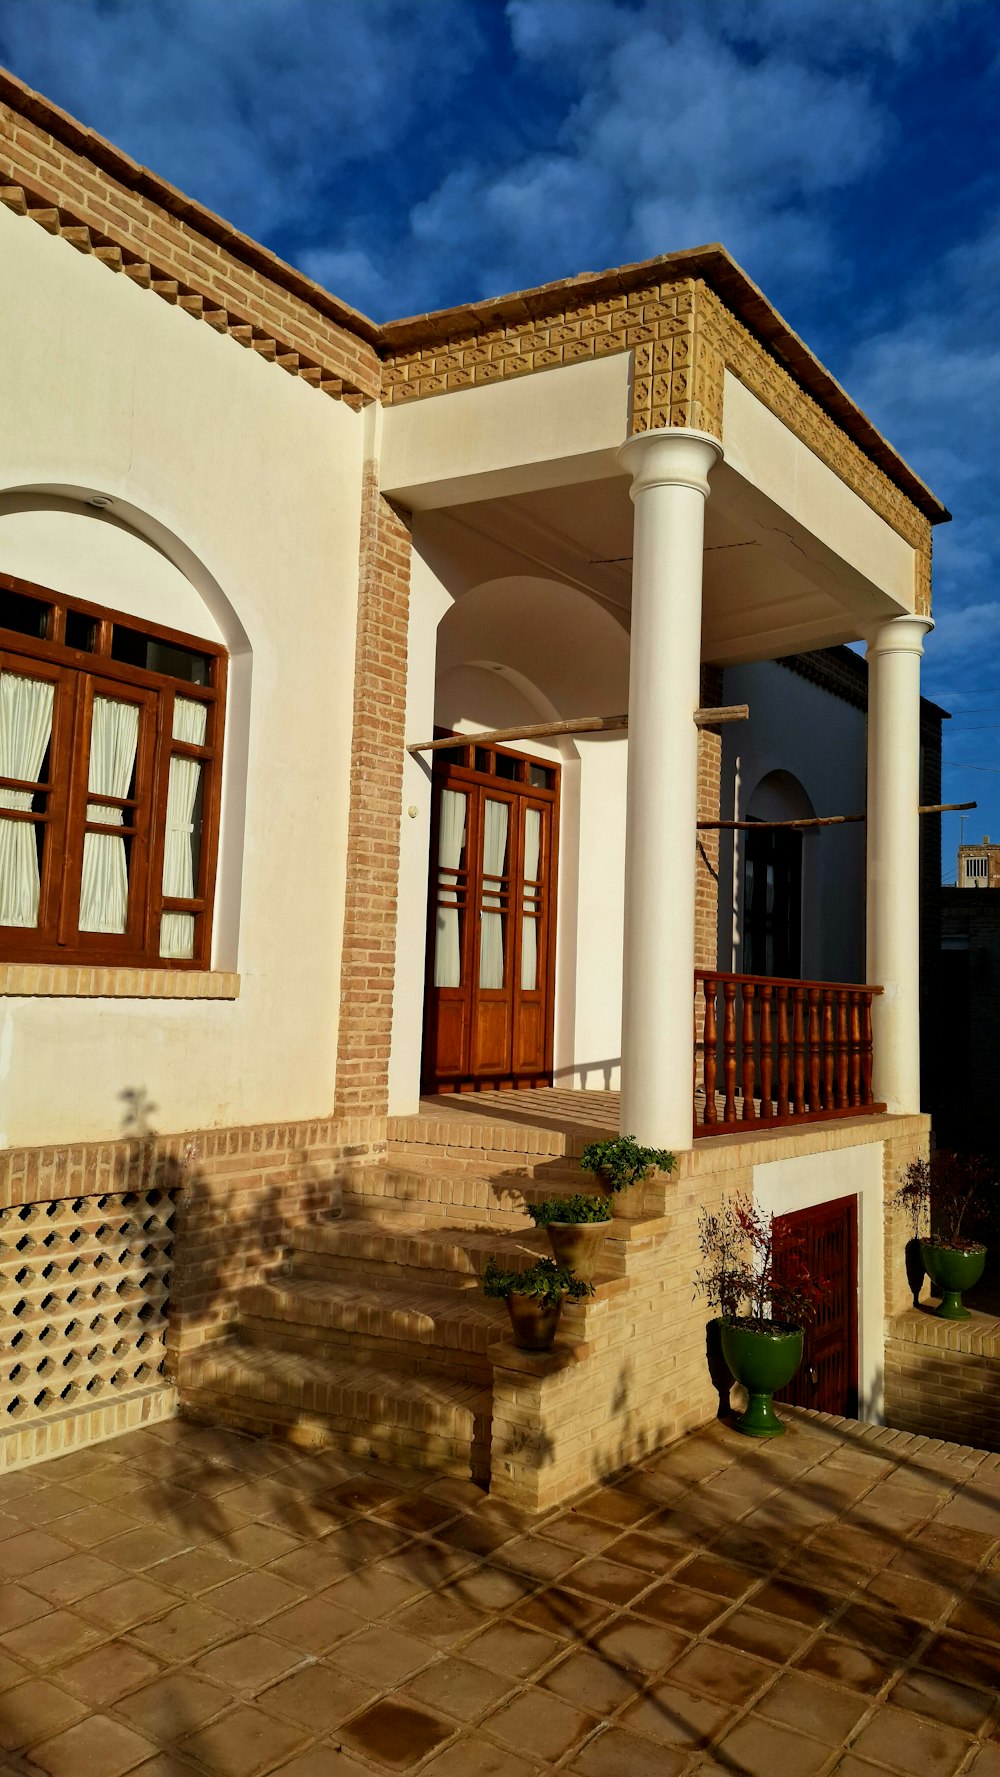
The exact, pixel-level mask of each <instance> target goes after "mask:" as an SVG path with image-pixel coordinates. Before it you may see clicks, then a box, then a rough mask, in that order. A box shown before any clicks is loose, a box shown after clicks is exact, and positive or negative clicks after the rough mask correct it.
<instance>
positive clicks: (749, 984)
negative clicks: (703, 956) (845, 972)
mask: <svg viewBox="0 0 1000 1777" xmlns="http://www.w3.org/2000/svg"><path fill="white" fill-rule="evenodd" d="M881 992H882V989H881V987H871V986H854V985H852V984H851V983H848V982H843V981H792V980H785V979H783V978H779V977H776V976H768V975H723V974H720V973H719V972H718V971H717V970H714V969H696V970H695V1134H696V1135H699V1136H704V1135H724V1134H729V1133H730V1132H731V1131H732V1130H737V1129H745V1128H746V1126H747V1124H754V1125H756V1126H758V1127H768V1128H774V1127H775V1125H780V1124H783V1123H815V1122H819V1121H821V1120H823V1119H826V1118H832V1117H857V1116H862V1115H864V1114H866V1113H868V1112H876V1111H884V1110H885V1106H884V1105H882V1104H876V1103H875V1102H874V1099H873V1097H872V1000H873V998H874V996H875V995H876V994H877V993H881ZM720 1008H721V1010H720ZM737 1082H738V1085H737Z"/></svg>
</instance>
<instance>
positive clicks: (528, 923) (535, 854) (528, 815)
mask: <svg viewBox="0 0 1000 1777" xmlns="http://www.w3.org/2000/svg"><path fill="white" fill-rule="evenodd" d="M541 842H542V812H541V809H539V808H527V809H525V811H524V882H525V889H524V902H525V905H526V906H527V907H532V908H537V907H538V887H537V883H538V860H539V854H540V852H541ZM528 885H530V886H528ZM537 986H538V920H537V919H532V918H531V916H530V915H529V914H526V915H525V916H524V918H523V919H522V920H521V988H522V991H523V992H525V993H533V992H534V990H535V988H536V987H537Z"/></svg>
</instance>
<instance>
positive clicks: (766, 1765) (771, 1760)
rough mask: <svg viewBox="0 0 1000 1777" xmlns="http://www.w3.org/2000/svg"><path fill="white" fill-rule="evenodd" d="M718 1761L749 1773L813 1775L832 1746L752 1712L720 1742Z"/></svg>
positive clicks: (760, 1776)
mask: <svg viewBox="0 0 1000 1777" xmlns="http://www.w3.org/2000/svg"><path fill="white" fill-rule="evenodd" d="M718 1757H719V1762H720V1763H721V1764H722V1765H723V1766H724V1767H725V1768H726V1769H729V1770H735V1771H740V1772H745V1773H746V1777H775V1772H780V1773H781V1777H814V1774H815V1772H817V1771H819V1770H820V1768H821V1767H822V1766H823V1765H825V1764H826V1763H827V1762H828V1760H829V1757H830V1748H829V1746H823V1745H822V1744H821V1743H820V1741H818V1740H810V1739H807V1738H806V1736H805V1735H804V1734H796V1733H795V1732H794V1731H793V1730H792V1729H791V1728H785V1727H782V1726H780V1725H779V1724H778V1723H777V1722H770V1721H764V1720H763V1719H762V1718H761V1717H760V1716H756V1715H754V1716H750V1717H749V1718H748V1720H746V1721H742V1722H740V1723H739V1724H738V1726H737V1727H735V1728H734V1729H733V1731H732V1733H731V1734H727V1735H726V1737H725V1739H724V1740H723V1741H722V1742H721V1743H720V1745H719V1751H718Z"/></svg>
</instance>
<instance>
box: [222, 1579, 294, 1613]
mask: <svg viewBox="0 0 1000 1777" xmlns="http://www.w3.org/2000/svg"><path fill="white" fill-rule="evenodd" d="M301 1599H302V1588H301V1586H293V1585H291V1584H290V1582H289V1581H288V1580H282V1579H278V1577H277V1576H276V1575H275V1574H272V1573H241V1574H239V1575H237V1577H236V1578H235V1579H231V1580H226V1581H225V1583H224V1584H223V1585H221V1586H216V1587H215V1589H214V1591H213V1592H212V1596H211V1600H210V1603H211V1608H212V1610H217V1611H221V1612H222V1613H223V1615H224V1616H228V1617H233V1618H235V1620H236V1622H238V1623H263V1622H266V1621H267V1619H268V1617H273V1616H275V1615H276V1614H277V1612H278V1611H279V1610H287V1609H288V1607H289V1605H292V1604H298V1603H299V1602H300V1601H301Z"/></svg>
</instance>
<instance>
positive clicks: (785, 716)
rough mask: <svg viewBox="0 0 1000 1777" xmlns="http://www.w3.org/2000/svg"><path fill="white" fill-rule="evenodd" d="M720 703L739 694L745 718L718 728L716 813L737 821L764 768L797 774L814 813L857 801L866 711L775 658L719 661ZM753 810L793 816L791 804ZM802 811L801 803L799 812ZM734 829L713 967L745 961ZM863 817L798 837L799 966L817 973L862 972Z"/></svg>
mask: <svg viewBox="0 0 1000 1777" xmlns="http://www.w3.org/2000/svg"><path fill="white" fill-rule="evenodd" d="M723 700H724V702H726V703H747V704H749V706H750V719H749V721H747V722H734V723H731V724H728V725H727V726H726V727H724V728H723V730H722V735H723V744H722V809H721V816H722V819H723V820H745V819H746V818H747V815H748V811H749V810H750V809H751V803H752V801H753V797H754V792H755V791H756V790H757V788H758V786H759V785H760V784H761V781H762V780H763V779H764V778H766V777H767V776H768V775H769V774H770V773H771V772H775V771H784V772H789V773H791V774H792V776H793V777H795V778H797V779H798V781H799V783H800V784H801V785H802V788H803V790H804V792H805V795H806V797H807V798H808V801H809V803H810V804H811V810H812V812H813V813H815V814H818V815H827V814H861V813H863V812H864V808H865V732H866V724H865V714H864V711H863V710H859V709H856V708H855V707H854V705H853V704H849V703H847V702H845V700H844V699H843V698H841V697H835V696H832V695H831V694H830V692H828V691H824V690H822V689H821V688H820V687H819V686H818V685H814V684H812V683H811V682H810V681H809V680H808V679H804V678H802V677H801V676H800V675H799V674H798V673H794V672H790V671H789V669H788V668H787V667H783V666H780V665H779V664H778V663H777V662H775V661H760V662H758V663H756V664H754V665H752V666H736V667H727V668H726V672H725V676H724V681H723ZM752 812H753V813H754V814H755V815H757V816H758V817H760V816H765V815H768V814H773V817H774V818H782V819H784V818H787V817H788V816H794V817H796V818H797V817H798V816H799V814H800V812H803V811H801V810H800V809H799V808H798V807H795V808H794V809H793V808H791V807H789V808H788V809H787V810H784V809H781V810H779V809H775V810H773V811H772V810H771V809H769V808H764V807H763V805H762V804H760V803H759V802H758V804H757V805H755V806H753V809H752ZM806 812H808V811H806ZM742 929H743V865H742V835H741V834H739V833H736V834H734V833H726V832H723V833H722V834H721V835H720V847H719V967H720V968H722V969H732V970H734V971H735V972H736V973H737V974H738V973H740V972H741V971H742V968H743V963H742V960H741V954H740V944H741V937H742ZM864 970H865V826H864V823H863V822H860V823H858V824H857V825H854V826H845V827H826V828H823V827H820V828H817V829H816V830H815V831H812V832H810V831H809V830H808V829H806V831H805V832H804V834H803V840H802V974H803V976H805V977H806V978H808V979H811V980H818V981H863V980H864V979H865V973H864Z"/></svg>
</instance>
